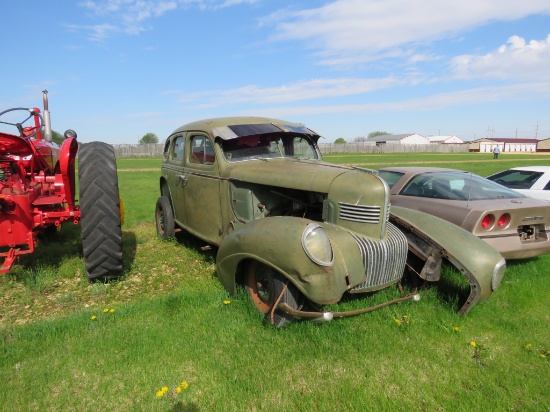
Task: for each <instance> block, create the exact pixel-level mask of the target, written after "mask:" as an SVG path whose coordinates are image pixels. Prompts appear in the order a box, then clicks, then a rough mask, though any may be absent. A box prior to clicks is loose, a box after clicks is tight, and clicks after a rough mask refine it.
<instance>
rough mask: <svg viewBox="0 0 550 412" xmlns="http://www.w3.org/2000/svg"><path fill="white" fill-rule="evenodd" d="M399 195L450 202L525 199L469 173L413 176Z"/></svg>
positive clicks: (439, 173)
mask: <svg viewBox="0 0 550 412" xmlns="http://www.w3.org/2000/svg"><path fill="white" fill-rule="evenodd" d="M399 194H400V195H405V196H418V197H430V198H435V199H451V200H486V199H513V198H519V197H525V196H523V195H522V194H520V193H518V192H514V191H513V190H510V189H508V188H506V187H504V186H501V185H499V184H497V183H494V182H491V181H490V180H487V179H485V178H483V177H481V176H477V175H474V174H471V173H460V172H438V173H423V174H420V175H418V176H415V177H414V178H413V179H411V181H410V182H409V183H408V184H407V185H406V186H405V187H404V188H403V190H401V193H399Z"/></svg>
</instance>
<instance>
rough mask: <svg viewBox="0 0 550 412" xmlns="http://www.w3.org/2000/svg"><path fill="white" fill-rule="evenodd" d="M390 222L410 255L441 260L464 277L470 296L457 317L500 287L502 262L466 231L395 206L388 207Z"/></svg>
mask: <svg viewBox="0 0 550 412" xmlns="http://www.w3.org/2000/svg"><path fill="white" fill-rule="evenodd" d="M390 221H391V222H392V223H393V224H394V225H396V226H397V227H398V228H400V229H401V231H402V232H403V233H404V234H405V236H406V237H407V241H408V243H409V250H411V251H412V252H413V253H415V254H417V255H421V256H422V257H423V258H424V259H430V256H431V257H434V256H435V257H438V256H439V257H442V258H445V259H446V260H448V261H449V262H450V263H451V264H452V265H453V266H455V267H456V268H457V269H458V270H459V271H460V273H462V274H463V275H464V276H465V277H466V279H467V280H468V282H469V284H470V294H469V296H468V299H467V300H466V302H465V303H464V305H463V306H462V307H461V308H460V310H459V313H460V314H465V313H467V312H469V311H470V309H471V308H472V307H473V306H474V305H475V304H476V303H478V302H483V301H485V300H487V299H488V298H489V296H490V295H491V294H492V292H494V291H495V290H496V288H497V287H498V285H499V284H500V281H501V280H502V277H503V276H504V272H505V270H506V261H505V260H504V258H503V257H502V256H501V254H500V253H499V252H497V251H496V250H495V249H494V248H493V247H491V246H490V245H489V244H487V243H486V242H484V241H483V240H481V239H479V238H478V237H477V236H475V235H473V234H472V233H470V232H468V231H467V230H464V229H462V228H461V227H459V226H457V225H455V224H453V223H451V222H448V221H446V220H443V219H440V218H438V217H436V216H432V215H429V214H427V213H424V212H419V211H417V210H413V209H406V208H402V207H397V206H392V207H391V210H390ZM434 249H435V253H434ZM439 264H440V263H439ZM427 280H438V279H437V278H436V279H427Z"/></svg>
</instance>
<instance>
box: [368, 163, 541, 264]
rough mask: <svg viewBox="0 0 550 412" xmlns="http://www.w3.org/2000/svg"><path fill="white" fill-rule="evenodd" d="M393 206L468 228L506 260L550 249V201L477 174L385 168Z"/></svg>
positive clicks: (521, 257)
mask: <svg viewBox="0 0 550 412" xmlns="http://www.w3.org/2000/svg"><path fill="white" fill-rule="evenodd" d="M379 173H380V176H381V177H382V178H384V179H385V180H386V181H387V182H388V184H389V185H390V187H391V192H390V193H391V202H392V205H396V206H402V207H406V208H410V209H415V210H419V211H422V212H426V213H430V214H432V215H435V216H438V217H440V218H442V219H445V220H448V221H450V222H452V223H454V224H456V225H458V226H461V227H462V228H464V229H466V230H468V231H469V232H472V233H473V234H474V235H476V236H478V237H479V238H480V239H483V240H484V241H485V242H487V243H488V244H490V245H491V246H493V247H494V248H495V249H496V250H498V251H499V252H500V253H501V255H502V256H503V257H504V258H506V259H526V258H531V257H535V256H539V255H543V254H546V253H550V240H549V238H548V236H549V233H550V204H549V203H548V202H546V201H544V200H540V199H533V198H529V197H526V196H524V195H522V194H520V193H517V192H515V191H513V190H510V189H508V188H506V187H504V186H501V185H499V184H497V183H494V182H492V181H490V180H487V179H485V178H483V177H481V176H477V175H475V174H472V173H469V172H464V171H461V170H455V169H447V168H433V167H385V168H381V169H380V170H379Z"/></svg>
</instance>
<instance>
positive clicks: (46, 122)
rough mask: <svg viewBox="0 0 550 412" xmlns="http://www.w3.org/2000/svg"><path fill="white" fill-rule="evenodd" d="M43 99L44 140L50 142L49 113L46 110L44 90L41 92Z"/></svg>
mask: <svg viewBox="0 0 550 412" xmlns="http://www.w3.org/2000/svg"><path fill="white" fill-rule="evenodd" d="M42 93H43V95H42V96H43V99H44V113H43V115H44V140H45V141H46V142H51V141H52V124H51V122H50V111H49V110H48V91H47V90H44V91H43V92H42Z"/></svg>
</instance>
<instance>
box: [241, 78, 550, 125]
mask: <svg viewBox="0 0 550 412" xmlns="http://www.w3.org/2000/svg"><path fill="white" fill-rule="evenodd" d="M549 93H550V82H538V83H531V84H514V85H508V86H501V87H480V88H474V89H469V90H462V91H458V92H449V93H440V94H433V95H431V96H427V97H422V98H417V99H409V100H401V101H393V102H384V103H359V104H342V105H309V106H283V107H266V108H261V109H253V110H249V111H247V113H249V114H250V115H255V116H271V117H282V118H285V117H290V116H292V117H296V116H302V115H319V114H336V113H368V114H371V115H372V114H373V113H376V112H391V111H393V112H408V111H430V110H440V109H442V108H444V107H453V106H463V105H470V104H471V103H472V102H475V103H476V104H479V103H491V102H500V101H504V100H516V101H519V100H530V99H539V98H546V97H547V96H548V94H549Z"/></svg>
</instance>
